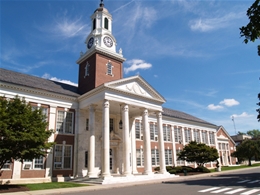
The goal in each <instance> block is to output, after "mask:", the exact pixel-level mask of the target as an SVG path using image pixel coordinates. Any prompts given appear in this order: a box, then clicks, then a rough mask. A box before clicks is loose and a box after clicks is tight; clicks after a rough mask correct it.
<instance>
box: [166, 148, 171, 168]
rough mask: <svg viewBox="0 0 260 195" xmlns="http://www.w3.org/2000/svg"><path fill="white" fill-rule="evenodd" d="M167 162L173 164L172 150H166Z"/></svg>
mask: <svg viewBox="0 0 260 195" xmlns="http://www.w3.org/2000/svg"><path fill="white" fill-rule="evenodd" d="M165 164H166V165H172V150H165Z"/></svg>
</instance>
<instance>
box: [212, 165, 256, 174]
mask: <svg viewBox="0 0 260 195" xmlns="http://www.w3.org/2000/svg"><path fill="white" fill-rule="evenodd" d="M250 167H260V163H256V164H253V165H252V166H248V165H240V166H231V167H228V166H223V167H221V171H229V170H235V169H244V168H250ZM210 171H211V172H215V169H211V170H210Z"/></svg>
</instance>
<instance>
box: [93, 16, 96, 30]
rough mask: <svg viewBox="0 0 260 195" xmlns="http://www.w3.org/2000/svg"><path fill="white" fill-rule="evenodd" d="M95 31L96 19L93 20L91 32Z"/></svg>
mask: <svg viewBox="0 0 260 195" xmlns="http://www.w3.org/2000/svg"><path fill="white" fill-rule="evenodd" d="M95 29H96V19H94V20H93V30H95Z"/></svg>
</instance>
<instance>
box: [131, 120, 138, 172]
mask: <svg viewBox="0 0 260 195" xmlns="http://www.w3.org/2000/svg"><path fill="white" fill-rule="evenodd" d="M130 124H131V126H130V128H131V160H132V174H137V173H138V171H137V169H136V140H135V118H131V119H130Z"/></svg>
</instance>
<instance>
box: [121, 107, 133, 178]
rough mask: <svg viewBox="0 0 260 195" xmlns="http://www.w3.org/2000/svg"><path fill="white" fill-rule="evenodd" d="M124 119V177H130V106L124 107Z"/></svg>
mask: <svg viewBox="0 0 260 195" xmlns="http://www.w3.org/2000/svg"><path fill="white" fill-rule="evenodd" d="M122 119H123V163H124V172H123V175H130V174H131V169H130V145H129V144H130V137H129V111H128V105H127V104H123V105H122Z"/></svg>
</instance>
